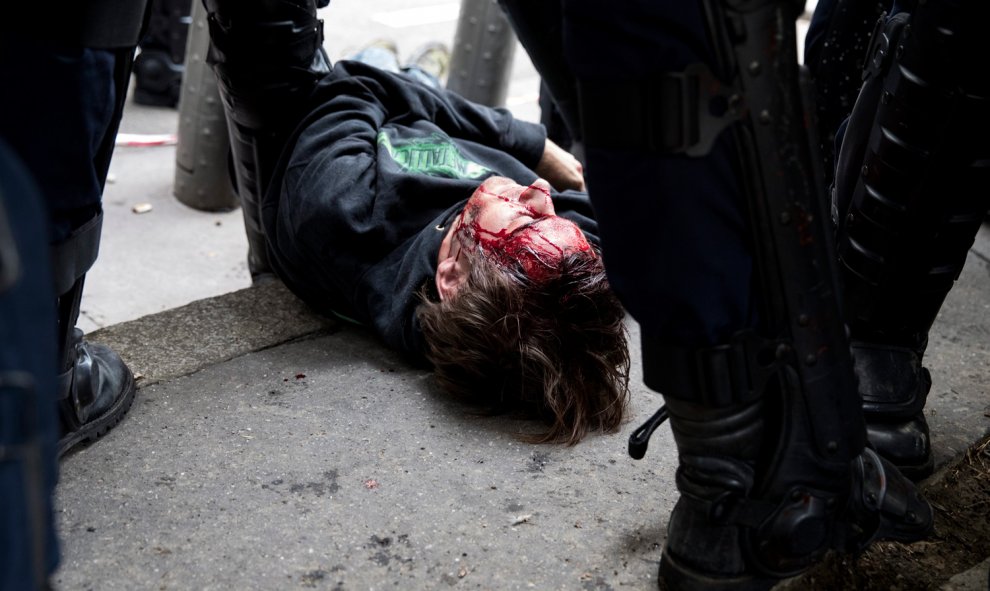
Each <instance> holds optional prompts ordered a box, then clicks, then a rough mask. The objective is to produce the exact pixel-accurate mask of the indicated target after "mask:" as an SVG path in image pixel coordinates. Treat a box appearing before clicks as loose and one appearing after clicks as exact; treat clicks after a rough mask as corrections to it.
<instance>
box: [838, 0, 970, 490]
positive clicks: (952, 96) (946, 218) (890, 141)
mask: <svg viewBox="0 0 990 591" xmlns="http://www.w3.org/2000/svg"><path fill="white" fill-rule="evenodd" d="M988 11H990V9H988V7H987V6H986V4H985V3H983V2H978V1H975V2H971V1H949V0H939V1H929V2H922V3H918V6H917V8H916V9H915V11H914V12H913V13H912V14H911V15H908V14H905V13H901V14H897V15H895V16H894V17H892V18H890V19H881V21H880V23H879V24H878V27H877V30H876V32H875V33H874V37H873V41H872V44H871V48H870V52H869V54H868V60H867V64H866V69H865V72H864V76H863V77H864V83H863V88H862V91H861V92H860V94H859V97H858V100H857V102H856V105H855V108H854V109H853V112H852V115H851V117H850V119H849V123H848V127H847V130H846V132H845V137H844V138H843V141H842V148H841V151H840V153H839V158H838V164H837V170H836V180H835V185H834V187H833V195H832V217H833V221H834V222H835V224H836V227H837V247H838V257H839V261H840V268H841V272H842V281H843V284H844V288H843V295H844V310H845V314H846V320H847V322H848V324H849V329H850V335H851V338H852V341H853V351H854V355H855V357H856V367H857V372H858V374H859V379H860V391H861V394H862V396H863V403H864V411H865V413H866V418H867V421H868V423H869V435H870V442H871V443H872V444H873V446H874V447H875V448H876V450H877V451H878V452H879V453H880V454H881V455H884V456H885V457H887V458H888V459H890V460H891V461H892V462H894V463H896V464H897V465H898V466H900V467H902V468H903V469H904V470H905V472H906V473H909V474H910V475H912V476H913V477H916V478H920V477H923V476H926V475H928V474H929V473H931V470H932V457H931V446H930V443H929V440H928V426H927V424H926V422H925V417H924V414H923V412H922V409H923V408H924V405H925V399H926V397H927V394H928V390H929V388H930V386H931V379H930V377H929V376H928V372H927V370H925V369H924V368H923V367H922V365H921V361H922V355H923V354H924V351H925V348H926V346H927V341H928V331H929V329H930V328H931V325H932V324H933V322H934V321H935V318H936V316H937V314H938V311H939V308H940V307H941V306H942V303H943V301H944V299H945V297H946V295H947V294H948V292H949V290H950V289H951V288H952V285H953V283H954V281H955V280H956V278H957V277H958V276H959V273H960V272H961V271H962V268H963V265H964V263H965V260H966V256H967V253H968V250H969V248H970V246H971V245H972V243H973V240H974V238H975V235H976V232H977V231H978V230H979V227H980V224H981V223H982V222H983V219H984V216H985V214H986V211H987V208H988V205H990V145H988V144H987V142H986V137H987V134H988V133H990V75H988V74H987V72H986V67H985V64H983V63H982V60H983V56H985V55H986V51H987V42H986V37H985V34H984V32H983V31H981V30H979V29H978V27H982V26H983V23H985V22H986V20H987V17H988V16H990V15H988Z"/></svg>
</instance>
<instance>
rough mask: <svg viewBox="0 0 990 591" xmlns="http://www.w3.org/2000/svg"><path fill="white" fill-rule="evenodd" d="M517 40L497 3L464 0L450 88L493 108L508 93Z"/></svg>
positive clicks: (452, 56) (491, 0)
mask: <svg viewBox="0 0 990 591" xmlns="http://www.w3.org/2000/svg"><path fill="white" fill-rule="evenodd" d="M515 51H516V37H515V34H514V33H513V32H512V27H510V26H509V21H508V20H506V18H505V15H504V14H503V13H502V9H501V8H500V7H499V5H498V3H497V2H495V0H462V1H461V12H460V16H459V17H458V20H457V30H456V32H455V34H454V48H453V50H452V52H451V56H450V75H449V76H448V78H447V88H448V89H450V90H453V91H454V92H457V93H458V94H460V95H461V96H463V97H464V98H467V99H469V100H472V101H474V102H476V103H481V104H483V105H488V106H491V107H498V106H503V105H504V104H505V97H506V94H507V93H508V90H509V76H510V74H511V73H512V58H513V56H514V55H515Z"/></svg>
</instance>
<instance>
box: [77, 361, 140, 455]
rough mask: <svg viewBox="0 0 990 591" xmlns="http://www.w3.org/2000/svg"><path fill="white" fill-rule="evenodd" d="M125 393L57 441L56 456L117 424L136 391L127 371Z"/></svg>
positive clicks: (92, 438)
mask: <svg viewBox="0 0 990 591" xmlns="http://www.w3.org/2000/svg"><path fill="white" fill-rule="evenodd" d="M124 389H125V393H124V395H123V396H121V397H120V398H118V399H117V401H116V402H115V403H114V404H113V405H112V406H111V407H110V408H109V409H107V411H106V412H105V413H103V414H102V415H100V416H99V417H97V418H95V419H93V420H91V421H87V422H86V424H85V425H83V426H82V427H80V428H79V429H78V430H76V431H73V432H72V433H69V434H68V435H66V436H65V437H63V438H62V439H60V440H59V442H58V458H59V459H61V458H62V456H64V455H65V454H66V453H67V452H68V451H69V450H70V449H72V448H74V447H76V446H77V445H80V444H82V443H92V442H94V441H96V440H97V439H99V438H101V437H103V436H104V435H106V434H107V433H109V432H110V430H111V429H113V428H114V427H116V426H117V424H118V423H120V421H121V420H123V418H124V415H126V414H127V411H129V410H130V409H131V405H132V404H133V403H134V395H135V394H136V393H137V384H136V383H135V381H134V375H133V374H132V373H131V372H127V381H126V382H124Z"/></svg>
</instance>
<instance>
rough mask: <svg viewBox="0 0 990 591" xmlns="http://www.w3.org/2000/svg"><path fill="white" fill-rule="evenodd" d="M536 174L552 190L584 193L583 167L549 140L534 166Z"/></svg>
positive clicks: (568, 153) (572, 156)
mask: <svg viewBox="0 0 990 591" xmlns="http://www.w3.org/2000/svg"><path fill="white" fill-rule="evenodd" d="M536 174H538V175H540V177H541V178H544V179H546V180H547V181H549V182H550V184H551V185H553V188H554V189H557V190H558V191H564V190H566V189H574V190H577V191H584V190H586V189H585V185H584V167H583V166H581V163H580V162H579V161H578V159H577V158H575V157H574V155H573V154H571V153H570V152H568V151H567V150H564V149H563V148H561V147H560V146H558V145H557V144H555V143H553V142H552V141H550V140H549V139H548V140H547V143H546V146H545V147H544V148H543V157H542V158H540V163H539V164H537V165H536Z"/></svg>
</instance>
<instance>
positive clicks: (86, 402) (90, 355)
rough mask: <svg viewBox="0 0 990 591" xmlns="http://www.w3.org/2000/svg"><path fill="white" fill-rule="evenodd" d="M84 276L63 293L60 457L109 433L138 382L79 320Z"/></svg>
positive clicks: (120, 361)
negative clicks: (85, 332) (85, 335)
mask: <svg viewBox="0 0 990 591" xmlns="http://www.w3.org/2000/svg"><path fill="white" fill-rule="evenodd" d="M83 279H84V278H83V277H80V278H79V279H78V280H77V281H76V283H75V284H74V285H73V287H72V289H71V290H70V291H69V292H68V293H66V294H64V295H63V296H62V297H60V298H59V301H58V306H59V311H58V313H59V327H58V329H59V334H60V336H61V339H62V340H61V344H60V359H61V360H62V372H61V374H59V376H58V378H59V381H58V407H59V419H60V422H61V434H60V436H59V440H58V456H59V457H62V456H63V455H64V454H65V453H66V452H68V451H69V450H70V449H72V448H73V447H75V446H76V445H79V444H80V443H88V442H92V441H95V440H96V439H98V438H100V437H102V436H103V435H105V434H106V433H107V432H108V431H109V430H110V429H111V428H113V427H114V426H115V425H117V423H119V422H120V421H121V419H123V418H124V415H125V414H127V411H128V410H129V409H130V408H131V404H132V403H133V401H134V394H135V392H136V391H137V387H136V386H135V383H134V375H133V374H132V373H131V370H130V369H128V367H127V365H125V364H124V361H123V360H122V359H121V358H120V356H119V355H117V354H116V353H114V352H113V351H112V350H111V349H110V348H109V347H106V346H104V345H100V344H96V343H89V342H86V341H85V340H84V339H83V333H82V331H81V330H79V329H78V328H75V326H74V324H75V322H76V319H77V318H78V316H79V303H80V297H81V295H82V287H83Z"/></svg>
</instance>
